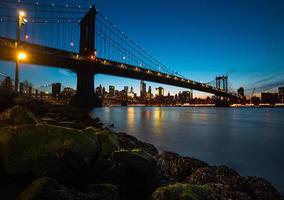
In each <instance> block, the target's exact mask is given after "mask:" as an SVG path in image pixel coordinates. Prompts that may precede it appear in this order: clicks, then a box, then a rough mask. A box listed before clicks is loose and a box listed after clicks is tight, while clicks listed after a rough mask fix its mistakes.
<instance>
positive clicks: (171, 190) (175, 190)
mask: <svg viewBox="0 0 284 200" xmlns="http://www.w3.org/2000/svg"><path fill="white" fill-rule="evenodd" d="M211 191H212V189H211V187H209V186H207V185H204V186H199V185H191V184H182V183H177V184H173V185H166V186H162V187H160V188H158V189H157V190H156V191H155V192H154V193H153V194H152V196H151V198H150V199H151V200H207V197H208V196H209V194H210V192H211Z"/></svg>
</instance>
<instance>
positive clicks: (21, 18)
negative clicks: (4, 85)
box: [15, 10, 28, 92]
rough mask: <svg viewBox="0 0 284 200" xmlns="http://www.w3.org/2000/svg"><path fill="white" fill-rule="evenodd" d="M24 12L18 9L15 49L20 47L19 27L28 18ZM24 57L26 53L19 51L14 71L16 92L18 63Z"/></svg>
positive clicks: (16, 88)
mask: <svg viewBox="0 0 284 200" xmlns="http://www.w3.org/2000/svg"><path fill="white" fill-rule="evenodd" d="M25 16H26V13H25V12H24V11H23V10H20V11H19V13H18V23H17V50H18V51H19V48H20V41H21V29H22V25H23V24H25V23H27V22H28V20H27V19H26V18H25ZM24 59H26V54H24V53H19V54H18V57H17V60H16V73H15V91H16V92H18V88H19V63H20V61H21V60H24Z"/></svg>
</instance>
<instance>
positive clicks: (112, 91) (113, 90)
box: [109, 85, 115, 96]
mask: <svg viewBox="0 0 284 200" xmlns="http://www.w3.org/2000/svg"><path fill="white" fill-rule="evenodd" d="M114 95H115V87H114V86H112V85H110V86H109V96H114Z"/></svg>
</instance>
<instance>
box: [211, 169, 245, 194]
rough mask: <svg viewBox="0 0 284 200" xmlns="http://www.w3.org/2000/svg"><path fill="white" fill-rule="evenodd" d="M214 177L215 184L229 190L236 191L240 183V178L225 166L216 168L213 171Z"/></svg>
mask: <svg viewBox="0 0 284 200" xmlns="http://www.w3.org/2000/svg"><path fill="white" fill-rule="evenodd" d="M214 175H215V177H216V182H217V183H220V184H223V185H229V186H230V187H231V188H236V189H238V188H239V187H240V183H241V181H242V178H241V176H240V175H239V174H238V173H237V172H236V171H235V170H233V169H231V168H229V167H227V166H218V167H217V168H216V169H215V171H214Z"/></svg>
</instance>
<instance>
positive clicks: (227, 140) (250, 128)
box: [93, 107, 284, 192]
mask: <svg viewBox="0 0 284 200" xmlns="http://www.w3.org/2000/svg"><path fill="white" fill-rule="evenodd" d="M93 113H95V114H94V115H95V116H96V117H99V118H101V119H102V121H103V122H106V123H114V125H115V130H117V131H123V132H127V133H129V134H131V135H134V136H135V137H137V138H139V139H141V140H143V141H146V142H150V143H153V144H154V145H156V146H157V147H159V148H160V149H163V150H171V151H175V152H178V153H180V154H183V155H188V156H192V157H196V158H199V159H202V160H206V161H207V162H209V163H210V164H225V165H229V166H231V167H233V168H235V169H236V170H238V171H239V172H240V173H242V174H244V175H258V176H262V177H265V178H266V179H268V180H270V181H271V182H273V184H274V185H275V186H276V187H278V189H279V190H280V191H282V192H284V179H283V177H284V171H283V169H282V168H283V166H284V157H283V155H282V152H283V151H284V134H283V133H282V132H283V130H284V123H283V121H284V109H269V108H264V109H228V108H184V107H176V108H173V107H112V108H98V109H95V110H94V112H93Z"/></svg>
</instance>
